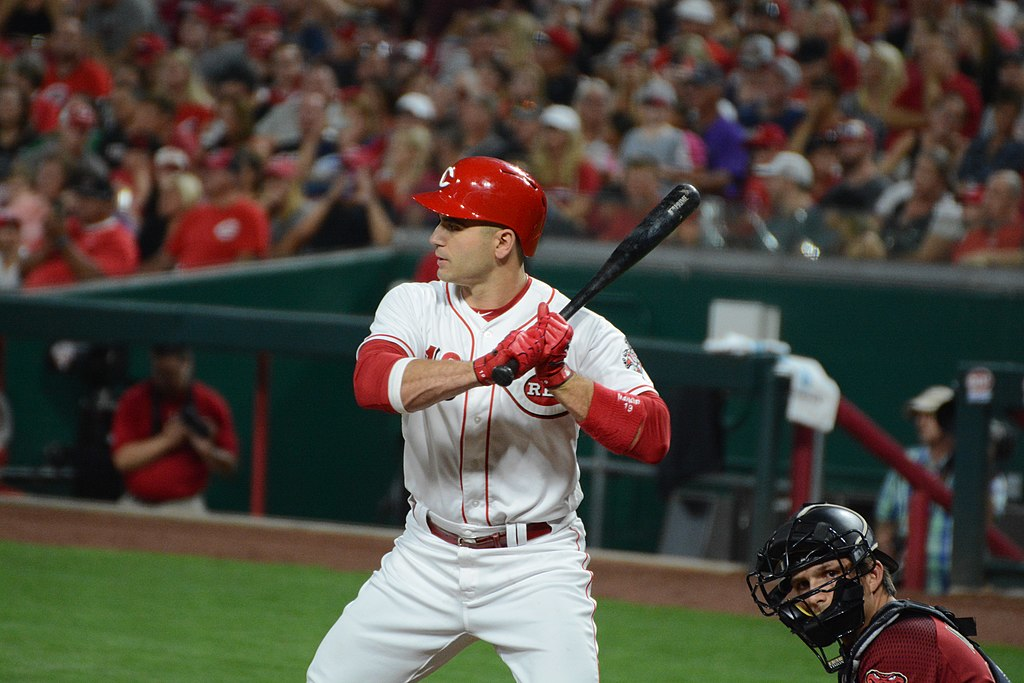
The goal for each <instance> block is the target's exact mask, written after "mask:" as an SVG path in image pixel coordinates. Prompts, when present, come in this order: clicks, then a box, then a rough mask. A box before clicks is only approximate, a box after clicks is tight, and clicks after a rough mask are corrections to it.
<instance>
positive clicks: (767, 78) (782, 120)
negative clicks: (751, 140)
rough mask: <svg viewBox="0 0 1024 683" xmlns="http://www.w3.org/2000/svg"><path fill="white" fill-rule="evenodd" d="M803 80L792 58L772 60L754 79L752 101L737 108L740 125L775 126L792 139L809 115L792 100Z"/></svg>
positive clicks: (748, 126)
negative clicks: (794, 132)
mask: <svg viewBox="0 0 1024 683" xmlns="http://www.w3.org/2000/svg"><path fill="white" fill-rule="evenodd" d="M750 37H754V36H748V38H750ZM761 37H763V36H761ZM800 78H801V76H800V66H799V65H798V64H797V63H796V62H795V61H793V59H792V58H790V57H787V56H785V55H780V56H778V57H775V56H772V57H771V59H770V60H769V61H768V62H767V63H765V64H764V65H763V66H762V67H761V68H760V69H758V70H757V74H756V76H755V77H754V78H753V79H752V82H753V83H754V84H756V87H755V88H753V90H754V92H753V93H752V95H753V99H752V101H750V102H749V103H748V104H746V105H745V106H740V107H738V110H737V114H738V120H739V122H740V124H742V125H743V126H745V127H747V128H753V127H754V126H757V125H758V124H761V123H774V124H776V125H778V126H781V127H782V130H783V131H785V133H786V135H787V136H789V134H790V133H792V132H793V130H794V129H795V128H796V127H797V125H798V124H799V123H800V121H802V120H803V118H804V116H806V114H807V112H806V109H805V107H804V105H803V104H802V103H800V102H798V101H797V100H796V98H794V97H793V93H794V91H795V89H796V87H797V86H798V85H799V84H800Z"/></svg>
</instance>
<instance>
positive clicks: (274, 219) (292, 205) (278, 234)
mask: <svg viewBox="0 0 1024 683" xmlns="http://www.w3.org/2000/svg"><path fill="white" fill-rule="evenodd" d="M259 199H260V203H261V204H262V205H263V208H264V209H265V210H266V212H267V218H268V219H269V221H270V252H271V255H277V245H278V244H279V243H280V242H281V239H282V238H283V237H284V236H285V234H287V233H288V231H289V230H291V229H292V227H294V226H295V224H296V223H297V222H298V221H299V219H300V218H301V217H302V215H303V212H304V211H305V205H306V201H305V198H304V197H303V196H302V178H300V177H299V166H298V162H297V161H296V159H295V157H294V156H293V155H290V154H277V155H274V156H272V157H270V158H269V159H267V163H266V165H265V166H264V169H263V187H262V189H261V190H260V196H259Z"/></svg>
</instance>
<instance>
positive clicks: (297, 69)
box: [266, 42, 306, 107]
mask: <svg viewBox="0 0 1024 683" xmlns="http://www.w3.org/2000/svg"><path fill="white" fill-rule="evenodd" d="M305 66H306V64H305V61H304V58H303V56H302V49H301V48H300V47H299V46H298V45H296V44H295V43H286V42H282V43H279V44H278V45H277V46H276V47H275V48H274V51H273V52H272V53H271V55H270V74H269V79H268V85H267V88H268V93H267V102H266V104H267V106H268V107H273V106H274V105H277V104H280V103H281V102H284V101H285V100H287V99H288V98H289V97H291V96H292V95H293V94H295V93H296V92H298V91H299V89H300V88H301V87H302V81H303V71H304V69H305Z"/></svg>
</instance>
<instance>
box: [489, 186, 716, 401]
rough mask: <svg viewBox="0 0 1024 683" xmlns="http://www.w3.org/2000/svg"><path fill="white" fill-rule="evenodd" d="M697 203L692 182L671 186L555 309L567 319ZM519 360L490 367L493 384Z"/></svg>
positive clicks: (510, 374) (506, 381)
mask: <svg viewBox="0 0 1024 683" xmlns="http://www.w3.org/2000/svg"><path fill="white" fill-rule="evenodd" d="M698 206H700V193H699V192H697V189H696V188H695V187H694V186H693V185H689V184H686V183H683V184H681V185H676V186H675V187H674V188H672V191H670V192H669V193H668V194H666V195H665V197H664V198H663V199H662V200H661V201H660V202H658V205H657V206H655V207H654V208H653V209H651V210H650V211H649V212H648V214H647V215H646V216H644V217H643V219H642V220H641V221H640V223H638V224H637V226H636V227H635V228H633V231H632V232H630V233H629V234H628V235H626V238H625V239H624V240H622V242H620V243H619V245H618V246H617V247H615V251H613V252H612V254H611V256H609V257H608V260H607V261H605V262H604V265H602V266H601V268H600V269H599V270H598V271H597V273H595V274H594V277H592V278H590V281H589V282H587V284H585V285H583V288H582V289H580V290H579V291H578V292H576V295H575V296H574V297H573V298H572V299H570V300H569V303H567V304H566V305H565V307H564V308H562V310H560V311H559V312H558V313H559V315H561V316H562V317H563V318H565V319H566V320H568V319H569V318H571V317H572V316H573V314H575V313H576V312H577V311H579V310H580V309H581V308H583V307H584V306H586V305H587V303H588V302H589V301H590V300H591V299H593V298H594V296H595V295H596V294H597V293H598V292H600V291H601V290H602V289H604V288H605V287H607V286H608V285H609V284H610V283H611V282H612V281H613V280H615V278H617V277H618V276H619V275H621V274H622V273H624V272H625V271H627V270H629V269H630V268H632V267H633V266H634V265H635V264H636V263H637V262H638V261H639V260H640V259H642V258H643V257H644V256H647V254H649V253H650V252H651V250H652V249H654V247H656V246H658V244H659V243H660V242H661V241H662V240H663V239H665V238H666V237H668V236H669V234H671V233H672V231H673V230H675V229H676V228H678V227H679V224H680V223H682V222H683V221H684V220H686V217H687V216H689V215H690V214H692V213H693V212H694V211H695V210H696V209H697V207H698ZM518 368H519V364H518V363H517V362H516V360H515V359H512V360H510V361H508V362H507V363H505V364H504V365H499V366H498V367H496V368H494V370H492V371H491V379H493V380H494V383H495V384H498V385H500V386H503V387H507V386H508V385H510V384H512V380H513V379H515V376H516V370H518Z"/></svg>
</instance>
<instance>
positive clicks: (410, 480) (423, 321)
mask: <svg viewBox="0 0 1024 683" xmlns="http://www.w3.org/2000/svg"><path fill="white" fill-rule="evenodd" d="M542 301H543V302H547V303H548V305H549V307H550V308H551V310H553V311H557V310H560V309H561V308H562V306H564V305H565V304H566V303H567V302H568V299H567V298H566V297H565V296H564V295H563V294H562V293H561V292H558V291H557V290H555V289H554V288H552V287H551V286H550V285H548V284H545V283H544V282H541V281H539V280H536V279H534V278H531V279H530V282H529V285H528V290H527V291H526V292H525V294H524V295H523V296H522V297H521V298H520V300H519V301H518V302H516V303H515V304H514V305H513V306H512V307H511V308H510V309H509V310H507V311H505V312H503V313H502V314H501V315H499V316H497V317H496V318H495V319H493V320H491V321H487V320H485V318H484V317H483V316H482V315H481V314H479V313H477V312H476V311H474V310H473V309H472V308H471V307H470V306H469V305H467V304H466V302H465V301H464V300H463V299H462V297H461V296H460V294H459V288H458V287H457V286H455V285H451V284H448V283H444V282H439V281H435V282H431V283H425V284H424V283H408V284H403V285H399V286H398V287H395V288H394V289H392V290H391V291H390V292H388V294H387V295H386V296H385V297H384V299H383V300H382V301H381V303H380V306H379V307H378V309H377V313H376V316H375V318H374V321H373V324H372V325H371V327H370V335H369V336H368V337H367V338H366V340H365V341H364V344H365V343H366V341H371V340H381V341H388V342H392V343H394V344H397V345H399V346H401V347H402V348H403V349H405V351H406V353H407V354H408V356H409V358H408V360H405V359H403V360H402V361H399V362H398V363H396V364H395V366H394V367H393V369H392V371H391V375H390V377H389V382H388V396H389V400H390V402H391V405H392V406H393V407H394V409H395V410H396V411H398V412H400V413H402V414H403V417H402V431H403V434H404V437H405V456H404V458H405V463H404V470H405V486H406V488H407V489H408V490H409V492H410V493H411V494H412V497H413V500H414V501H415V502H416V503H418V504H422V505H424V506H425V507H426V508H427V509H429V510H430V512H431V514H432V515H435V516H437V517H440V518H442V519H444V520H447V521H449V522H450V523H454V524H457V525H466V526H467V527H468V526H486V527H491V526H499V525H504V524H513V523H527V522H539V521H557V520H561V519H564V518H566V517H567V516H568V515H569V514H570V513H572V512H574V511H575V510H576V508H577V506H578V505H579V503H580V501H581V500H582V498H583V494H582V491H581V489H580V485H579V479H580V473H579V466H578V464H577V462H576V442H577V438H578V435H579V426H578V425H577V424H576V421H575V420H574V419H573V418H572V416H571V415H569V414H568V412H567V411H566V410H565V408H563V407H562V405H561V404H559V403H558V402H557V401H556V400H555V399H554V397H553V396H551V395H550V394H549V393H547V392H546V391H545V390H544V389H543V387H541V385H540V383H539V382H537V381H536V380H535V379H534V377H533V374H534V373H533V372H532V371H530V372H527V373H526V375H525V376H524V377H522V378H520V379H518V380H516V381H515V382H513V383H512V385H511V386H509V387H500V386H497V385H495V386H480V387H475V388H473V389H470V390H469V391H467V392H465V393H463V394H460V395H458V396H456V397H454V398H452V399H450V400H447V401H441V402H440V403H437V404H435V405H433V406H431V407H429V408H427V409H425V410H420V411H417V412H414V413H409V412H408V411H406V410H405V409H404V406H403V405H402V401H401V397H400V389H401V382H402V375H403V373H404V371H405V368H406V366H407V365H408V363H409V362H411V360H413V359H423V358H431V359H445V358H448V359H455V360H463V361H471V360H473V359H475V358H478V357H479V356H481V355H483V354H485V353H487V352H489V351H491V350H492V349H494V347H495V346H496V345H497V344H498V343H499V342H501V340H502V339H504V338H505V336H506V335H507V334H508V333H509V332H511V331H512V330H514V329H518V328H526V327H528V326H529V325H531V324H532V323H533V321H534V320H535V319H536V314H537V305H538V304H539V303H540V302H542ZM570 323H571V324H572V326H573V338H572V342H571V343H570V345H569V350H568V355H567V359H566V364H567V365H568V367H570V368H572V369H573V370H575V371H576V372H578V373H580V374H581V375H583V376H585V377H587V378H589V379H592V380H594V381H595V382H598V383H600V384H602V385H604V386H606V387H608V388H609V389H612V390H615V391H618V392H621V393H624V394H633V395H636V394H640V393H643V392H646V391H653V390H654V385H653V383H652V381H651V379H650V377H648V375H647V373H646V372H645V371H644V369H643V367H642V366H641V364H640V362H639V360H638V358H637V356H636V353H635V352H634V351H633V349H632V347H630V345H629V342H628V341H627V340H626V337H625V335H623V333H622V332H620V331H619V330H618V329H616V328H615V327H614V326H613V325H612V324H611V323H610V322H608V321H607V320H606V319H605V318H603V317H601V316H599V315H597V314H595V313H593V312H591V311H588V310H586V309H584V310H582V311H580V312H579V313H577V314H576V315H575V316H573V318H572V320H571V321H570ZM360 348H361V347H360ZM357 354H358V351H357Z"/></svg>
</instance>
